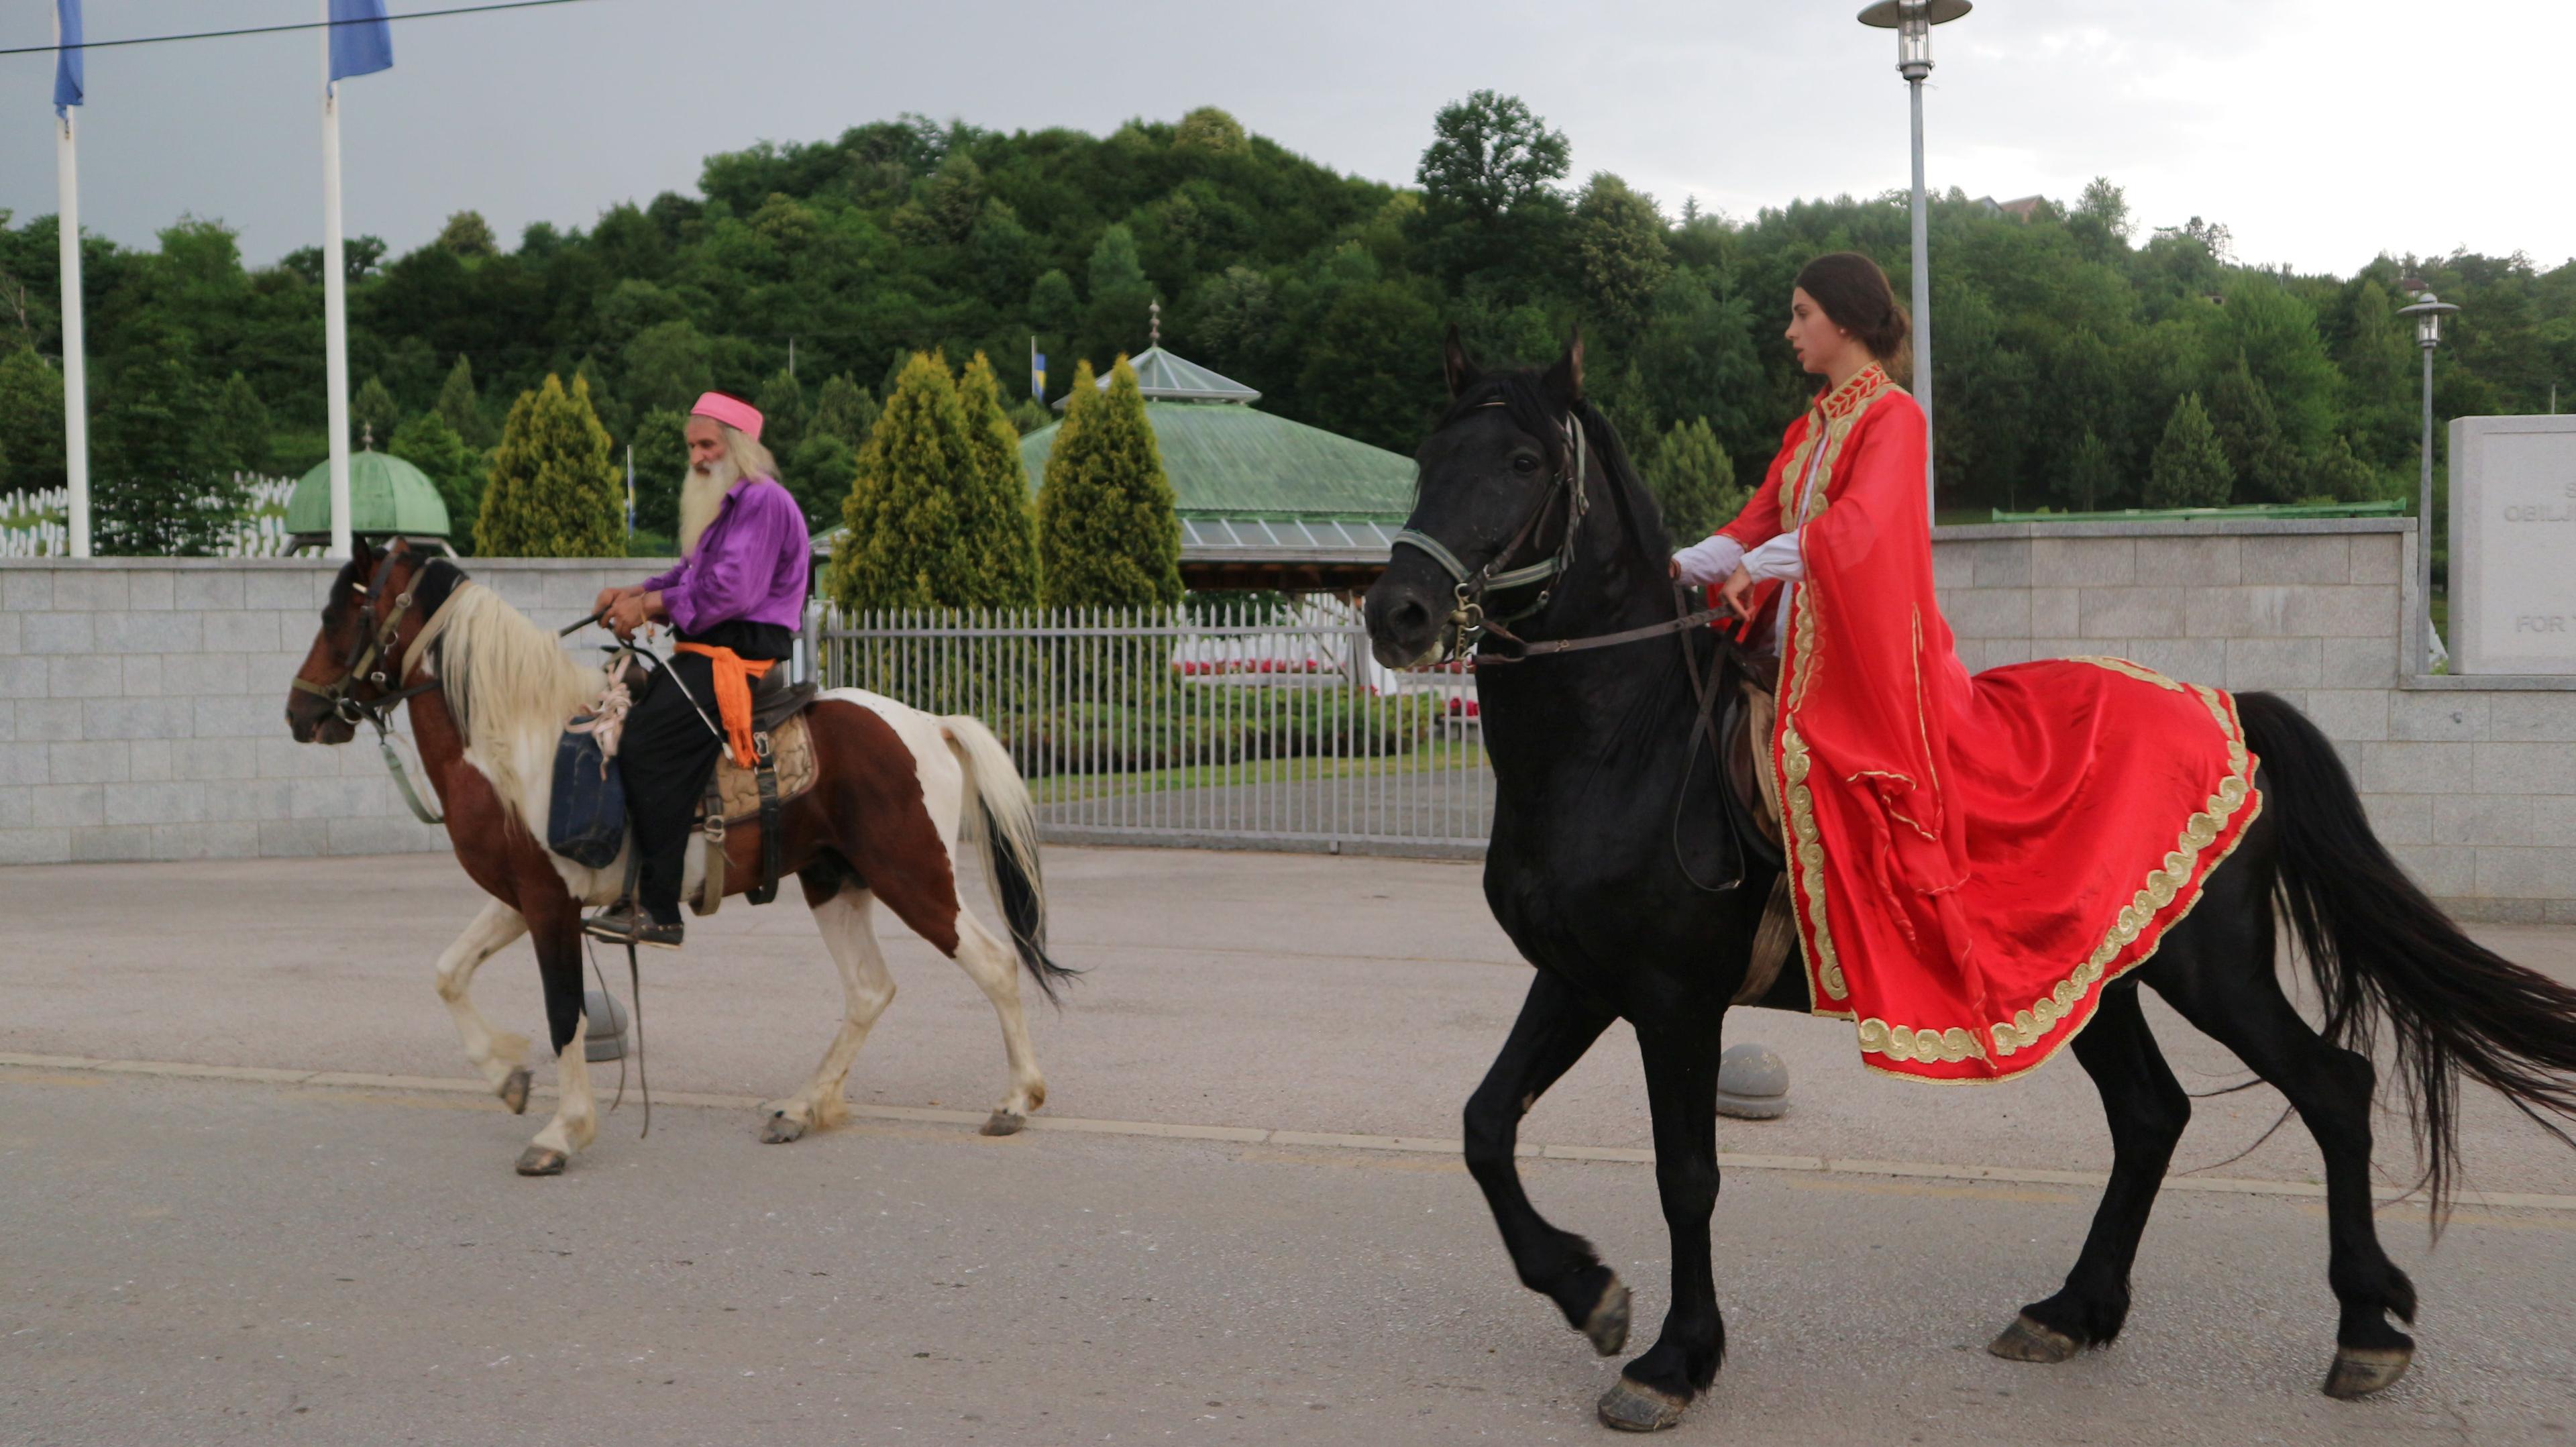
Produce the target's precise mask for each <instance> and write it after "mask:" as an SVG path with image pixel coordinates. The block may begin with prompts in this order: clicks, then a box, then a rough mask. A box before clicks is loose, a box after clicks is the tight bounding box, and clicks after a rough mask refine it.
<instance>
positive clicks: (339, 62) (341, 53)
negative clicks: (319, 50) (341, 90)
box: [331, 0, 394, 84]
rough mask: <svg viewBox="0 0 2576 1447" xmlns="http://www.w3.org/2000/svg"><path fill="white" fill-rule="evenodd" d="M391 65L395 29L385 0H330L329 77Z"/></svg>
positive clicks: (337, 79)
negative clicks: (387, 16)
mask: <svg viewBox="0 0 2576 1447" xmlns="http://www.w3.org/2000/svg"><path fill="white" fill-rule="evenodd" d="M393 68H394V28H393V26H392V25H391V24H389V23H387V21H386V20H385V0H331V80H332V82H333V83H335V84H336V83H338V82H340V81H343V80H346V79H348V78H349V77H350V76H353V75H373V74H375V73H376V72H377V71H380V70H391V69H393Z"/></svg>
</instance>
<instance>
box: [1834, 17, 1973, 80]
mask: <svg viewBox="0 0 2576 1447" xmlns="http://www.w3.org/2000/svg"><path fill="white" fill-rule="evenodd" d="M1975 8H1976V6H1975V4H1974V0H1878V3H1877V4H1875V5H1872V6H1870V7H1869V8H1868V9H1866V10H1863V11H1862V12H1860V23H1861V24H1863V25H1867V26H1871V27H1873V28H1875V29H1879V30H1893V31H1895V32H1896V69H1897V71H1898V73H1900V74H1902V75H1903V76H1904V77H1905V78H1906V79H1907V80H1921V79H1922V78H1923V77H1925V76H1927V75H1929V74H1931V73H1932V27H1933V26H1935V25H1947V24H1948V23H1950V22H1951V21H1953V20H1956V19H1958V18H1959V17H1960V16H1962V15H1965V14H1967V13H1968V12H1969V11H1970V10H1973V9H1975Z"/></svg>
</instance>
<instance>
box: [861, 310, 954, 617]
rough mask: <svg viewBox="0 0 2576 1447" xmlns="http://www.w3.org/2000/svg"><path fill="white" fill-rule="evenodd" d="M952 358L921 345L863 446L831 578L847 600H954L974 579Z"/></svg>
mask: <svg viewBox="0 0 2576 1447" xmlns="http://www.w3.org/2000/svg"><path fill="white" fill-rule="evenodd" d="M966 434H967V427H966V409H965V407H964V405H963V404H962V403H961V402H960V401H959V400H958V396H957V384H956V383H955V382H954V381H952V380H950V378H949V376H948V367H947V364H946V363H944V362H942V361H940V360H939V359H937V358H935V357H932V356H929V355H927V354H923V353H915V354H914V356H913V358H912V360H911V361H910V362H909V363H908V364H906V366H905V367H904V369H903V375H902V376H901V377H900V378H898V379H897V380H896V382H895V386H894V390H893V392H892V393H891V394H890V395H888V396H887V398H886V404H885V412H884V413H883V414H882V415H881V416H879V417H878V418H877V425H876V430H875V431H873V432H871V433H869V434H868V445H867V446H866V447H865V448H863V449H861V450H860V453H859V465H858V476H857V481H856V482H855V484H854V485H853V486H852V487H851V489H850V496H849V500H848V501H847V502H846V503H844V504H843V505H842V509H841V516H842V520H843V521H844V522H846V523H848V524H849V528H850V533H849V536H848V537H847V538H845V539H843V540H842V543H841V545H840V546H839V547H838V548H835V549H834V550H833V552H832V566H831V571H830V573H829V575H828V586H829V587H830V589H831V592H832V597H833V598H834V599H835V600H836V601H838V602H839V603H840V604H841V606H842V607H844V608H941V607H952V606H955V605H956V604H958V603H959V602H961V601H962V600H964V599H965V598H967V597H969V596H971V595H972V594H973V591H974V589H975V588H976V586H977V582H976V579H975V577H974V574H973V565H972V562H971V560H970V559H969V557H968V555H967V552H966V549H965V547H964V546H963V544H964V541H965V538H964V520H963V516H962V513H963V509H962V508H961V506H960V504H961V501H962V500H963V498H964V495H965V493H966V491H967V488H968V486H969V485H970V482H971V478H972V474H973V469H974V465H975V463H974V457H973V454H972V447H971V443H970V441H969V439H968V437H967V435H966Z"/></svg>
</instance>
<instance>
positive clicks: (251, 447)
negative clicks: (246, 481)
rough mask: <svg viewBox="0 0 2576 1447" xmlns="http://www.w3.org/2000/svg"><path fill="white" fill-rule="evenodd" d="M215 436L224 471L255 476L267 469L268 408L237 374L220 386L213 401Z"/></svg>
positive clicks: (251, 387)
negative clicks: (249, 473)
mask: <svg viewBox="0 0 2576 1447" xmlns="http://www.w3.org/2000/svg"><path fill="white" fill-rule="evenodd" d="M215 433H216V438H217V445H218V448H219V450H220V452H221V454H222V456H223V459H224V465H225V466H226V467H229V468H233V469H235V470H237V471H241V472H259V471H261V470H263V469H265V468H266V467H267V466H268V408H267V406H266V405H264V404H263V403H262V402H261V401H260V400H259V391H258V389H257V388H254V387H253V386H251V384H250V379H249V378H248V377H245V376H243V375H242V374H241V373H239V372H235V373H233V374H232V376H231V377H230V378H228V379H227V380H226V381H225V382H224V390H223V392H222V394H221V395H220V396H218V397H217V398H216V399H215Z"/></svg>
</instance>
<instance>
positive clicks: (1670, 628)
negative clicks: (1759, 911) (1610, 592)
mask: <svg viewBox="0 0 2576 1447" xmlns="http://www.w3.org/2000/svg"><path fill="white" fill-rule="evenodd" d="M1483 405H1485V406H1487V407H1500V406H1503V405H1505V404H1504V402H1503V400H1502V399H1501V398H1495V399H1493V400H1491V401H1488V402H1486V403H1484V404H1483ZM1562 426H1563V427H1564V431H1565V438H1566V454H1565V455H1566V460H1567V461H1566V465H1565V466H1564V467H1562V468H1560V469H1559V470H1558V472H1557V476H1556V479H1555V481H1554V482H1553V483H1552V484H1551V485H1550V486H1549V488H1548V491H1547V495H1546V496H1545V497H1542V498H1540V499H1539V501H1538V506H1536V507H1535V508H1533V509H1531V511H1530V515H1529V519H1528V521H1526V522H1524V523H1522V524H1521V526H1520V530H1519V531H1518V532H1515V533H1513V534H1512V537H1511V540H1510V541H1509V542H1506V543H1505V544H1503V546H1502V547H1501V548H1499V549H1497V550H1496V551H1495V553H1494V556H1493V557H1492V558H1490V559H1488V560H1487V561H1486V563H1485V565H1484V566H1483V567H1481V568H1476V569H1473V570H1471V569H1469V568H1468V567H1467V565H1466V564H1464V563H1462V562H1460V561H1459V559H1458V555H1457V554H1456V553H1454V552H1451V551H1450V550H1449V548H1448V546H1447V545H1446V544H1444V543H1442V542H1441V541H1440V540H1439V539H1438V538H1435V537H1432V536H1431V535H1430V534H1428V533H1423V532H1418V531H1416V530H1414V529H1412V528H1406V529H1404V530H1402V531H1400V532H1398V533H1397V534H1396V535H1395V544H1394V545H1395V546H1410V547H1412V548H1414V549H1415V550H1416V551H1418V552H1420V553H1422V554H1424V555H1425V556H1427V557H1429V558H1430V559H1431V560H1432V561H1433V562H1435V563H1438V564H1439V565H1440V566H1441V568H1442V569H1443V570H1444V571H1446V572H1447V573H1448V574H1449V576H1450V578H1451V579H1452V580H1454V581H1455V582H1456V584H1457V591H1456V597H1457V607H1456V608H1455V609H1454V610H1452V611H1451V613H1450V614H1449V618H1448V622H1447V624H1446V626H1445V627H1444V628H1443V629H1442V640H1443V641H1442V644H1441V652H1440V656H1439V658H1438V660H1437V662H1438V663H1441V664H1446V663H1449V662H1451V661H1453V660H1456V659H1459V658H1463V657H1465V656H1466V655H1467V654H1468V652H1469V651H1471V650H1475V651H1476V666H1477V667H1479V668H1482V667H1487V666H1490V665H1494V664H1503V663H1520V662H1526V661H1527V660H1529V659H1533V658H1552V657H1555V656H1557V655H1559V654H1566V653H1582V652H1587V651H1589V650H1591V649H1595V648H1614V647H1617V646H1619V645H1620V644H1624V643H1637V642H1641V641H1643V640H1645V639H1648V638H1662V637H1665V636H1668V635H1671V634H1678V633H1686V632H1688V631H1689V630H1691V629H1693V628H1697V627H1699V626H1701V625H1703V624H1707V623H1711V622H1715V621H1717V620H1719V619H1724V618H1731V617H1733V616H1734V615H1733V614H1731V613H1730V612H1728V611H1727V610H1725V609H1722V608H1710V609H1705V610H1694V609H1692V608H1690V607H1688V606H1686V605H1681V604H1679V603H1678V601H1677V603H1676V606H1675V607H1674V609H1673V616H1672V617H1670V618H1667V619H1665V620H1663V621H1662V622H1660V623H1648V624H1645V625H1643V626H1642V627H1637V628H1623V629H1621V630H1620V631H1618V632H1616V633H1596V634H1593V635H1590V636H1588V637H1582V638H1546V639H1539V640H1536V641H1532V640H1529V639H1525V638H1521V637H1518V636H1517V635H1515V634H1513V633H1512V631H1511V630H1510V629H1509V628H1508V627H1506V626H1504V625H1506V624H1509V623H1516V622H1518V621H1520V620H1521V619H1523V618H1526V617H1529V616H1530V615H1532V614H1534V613H1536V612H1538V611H1539V610H1540V609H1542V608H1545V607H1546V606H1547V604H1548V599H1549V598H1550V597H1551V596H1552V594H1553V591H1554V590H1553V589H1552V588H1541V589H1540V590H1539V593H1538V596H1537V597H1536V598H1534V599H1532V600H1531V601H1530V603H1529V604H1528V606H1526V607H1523V608H1519V609H1516V610H1514V611H1513V612H1511V613H1508V614H1505V615H1504V616H1502V617H1500V618H1492V617H1488V616H1487V615H1486V613H1485V606H1484V604H1485V595H1486V593H1487V592H1488V591H1491V590H1493V589H1497V588H1512V587H1523V586H1526V585H1528V584H1531V583H1546V582H1548V581H1549V580H1551V579H1556V578H1561V577H1563V576H1564V574H1565V573H1566V571H1567V570H1568V569H1569V568H1570V567H1571V566H1572V565H1573V562H1574V543H1575V537H1576V534H1577V532H1578V530H1579V529H1580V528H1581V527H1582V524H1583V518H1584V514H1585V513H1586V512H1587V511H1588V510H1589V507H1590V504H1589V502H1588V501H1587V499H1586V494H1585V491H1584V476H1583V472H1584V465H1585V464H1584V441H1583V423H1582V419H1581V418H1580V417H1579V416H1578V415H1577V414H1576V412H1575V411H1574V409H1572V408H1568V409H1567V410H1566V414H1565V420H1564V422H1563V424H1562ZM1560 496H1562V497H1564V498H1567V499H1568V502H1567V504H1566V522H1565V537H1564V539H1563V540H1562V541H1561V542H1559V543H1558V545H1557V547H1556V550H1555V551H1554V552H1553V553H1551V554H1550V555H1549V556H1547V557H1545V558H1543V559H1541V560H1540V561H1538V562H1535V563H1531V564H1528V565H1526V566H1523V567H1518V568H1511V569H1507V570H1502V571H1497V570H1498V569H1501V568H1502V564H1503V562H1504V561H1505V560H1506V559H1509V558H1511V557H1512V556H1513V555H1515V554H1517V553H1518V552H1520V550H1521V549H1522V548H1523V547H1525V546H1527V545H1528V544H1529V543H1530V542H1531V540H1532V539H1534V538H1535V537H1536V536H1537V535H1538V533H1539V531H1540V529H1541V527H1542V526H1543V525H1544V524H1545V523H1546V521H1547V518H1548V515H1549V514H1550V513H1551V512H1552V511H1554V509H1555V504H1556V501H1557V499H1558V498H1559V497H1560ZM1615 496H1616V494H1615V492H1614V498H1615ZM1618 511H1619V514H1620V516H1621V518H1622V519H1623V520H1624V521H1625V522H1626V524H1627V527H1628V534H1629V537H1630V539H1631V540H1632V541H1634V542H1637V543H1638V544H1639V545H1641V546H1642V545H1643V542H1644V540H1643V538H1642V537H1640V536H1639V535H1638V533H1637V531H1636V520H1635V518H1634V517H1633V516H1631V515H1630V512H1629V509H1628V508H1627V506H1626V505H1625V504H1624V503H1621V504H1619V506H1618ZM1488 633H1490V634H1493V635H1494V636H1496V637H1498V638H1501V639H1503V640H1505V641H1507V642H1509V643H1512V644H1514V645H1516V646H1517V647H1518V649H1519V651H1518V652H1517V653H1494V654H1488V653H1485V652H1483V651H1482V650H1480V649H1477V644H1478V642H1479V640H1480V639H1481V637H1482V636H1483V635H1485V634H1488ZM1717 646H1718V650H1719V658H1718V660H1716V662H1717V665H1718V666H1714V667H1707V668H1703V666H1702V664H1701V661H1700V657H1699V655H1698V654H1697V653H1696V652H1694V651H1693V650H1692V648H1691V647H1690V644H1689V640H1688V639H1684V640H1683V642H1682V662H1683V665H1684V666H1685V667H1686V668H1687V669H1688V670H1689V672H1690V684H1691V693H1692V695H1693V697H1694V698H1695V699H1696V701H1697V708H1696V713H1697V718H1696V719H1695V720H1694V723H1693V727H1692V742H1691V752H1690V755H1689V757H1688V759H1687V760H1686V761H1685V763H1684V764H1683V780H1682V782H1683V786H1684V787H1683V789H1680V790H1676V791H1675V795H1674V815H1673V830H1674V835H1673V851H1674V860H1675V863H1676V864H1677V865H1678V866H1679V867H1680V869H1681V872H1682V877H1683V878H1684V879H1686V880H1689V881H1690V883H1691V885H1692V887H1693V888H1696V889H1699V890H1702V891H1703V892H1706V893H1710V894H1722V893H1725V892H1727V891H1729V890H1732V889H1735V888H1737V887H1739V886H1740V885H1742V884H1743V882H1744V877H1745V861H1746V859H1747V856H1748V855H1751V856H1753V857H1756V858H1759V859H1761V860H1762V861H1763V862H1764V863H1766V864H1768V865H1770V866H1771V867H1772V868H1775V869H1776V868H1779V867H1782V861H1781V860H1780V859H1779V858H1778V857H1777V854H1778V851H1777V850H1776V849H1774V848H1772V847H1771V846H1770V844H1769V842H1768V841H1767V840H1764V839H1763V838H1762V836H1761V834H1760V831H1759V830H1757V829H1755V828H1754V827H1753V825H1752V821H1751V820H1750V819H1749V818H1740V817H1738V816H1739V815H1740V814H1741V813H1742V810H1741V808H1740V807H1739V805H1738V801H1737V800H1736V799H1735V798H1734V796H1733V794H1732V792H1731V791H1729V790H1727V789H1726V788H1725V787H1724V786H1723V784H1722V783H1721V785H1720V788H1719V791H1718V792H1719V794H1720V796H1721V797H1722V798H1724V799H1725V801H1726V804H1727V812H1726V814H1725V816H1724V824H1725V828H1726V830H1727V833H1728V835H1729V837H1730V842H1731V843H1733V845H1734V847H1735V851H1736V867H1735V873H1734V877H1733V878H1731V879H1728V880H1725V881H1723V882H1721V883H1718V884H1714V885H1710V884H1702V883H1701V882H1700V881H1699V879H1698V878H1697V877H1696V876H1694V875H1692V874H1691V872H1690V866H1689V865H1688V864H1687V863H1683V862H1682V861H1681V832H1680V831H1681V805H1682V801H1683V798H1684V796H1685V794H1686V791H1687V787H1688V784H1689V781H1690V780H1689V771H1690V769H1691V768H1692V767H1693V766H1694V765H1695V764H1696V763H1697V761H1698V755H1699V749H1700V747H1701V746H1702V745H1703V744H1705V745H1706V746H1707V748H1708V750H1709V753H1710V755H1711V756H1712V758H1714V759H1717V760H1720V761H1723V759H1724V758H1725V747H1724V743H1723V740H1722V739H1721V738H1720V736H1719V719H1718V712H1717V707H1718V702H1719V695H1720V693H1721V692H1722V686H1721V680H1723V679H1724V678H1725V677H1726V676H1727V669H1726V667H1725V666H1724V665H1725V662H1726V660H1727V659H1728V658H1729V657H1730V656H1733V657H1734V659H1735V662H1736V664H1737V666H1738V668H1739V669H1740V668H1741V667H1742V658H1741V655H1740V654H1739V653H1738V652H1737V649H1738V645H1737V644H1736V642H1735V640H1733V639H1731V638H1729V637H1727V636H1726V635H1725V634H1723V633H1720V634H1718V635H1717ZM1720 767H1723V763H1722V762H1721V764H1720Z"/></svg>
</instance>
